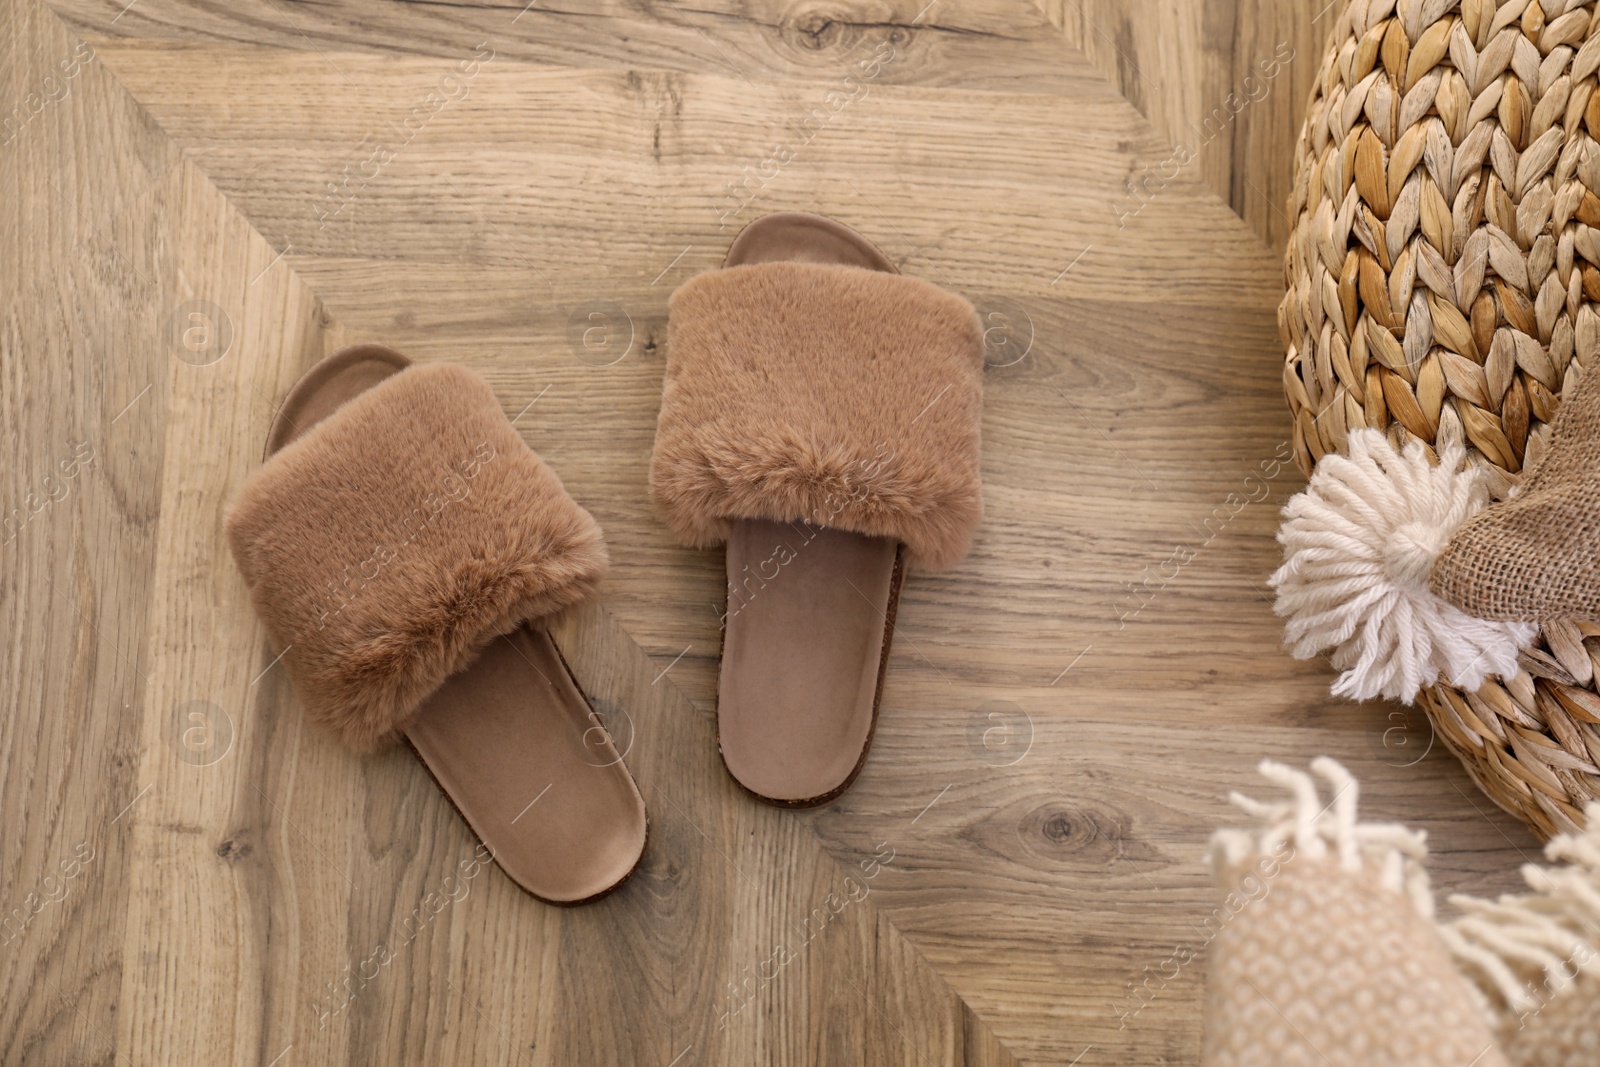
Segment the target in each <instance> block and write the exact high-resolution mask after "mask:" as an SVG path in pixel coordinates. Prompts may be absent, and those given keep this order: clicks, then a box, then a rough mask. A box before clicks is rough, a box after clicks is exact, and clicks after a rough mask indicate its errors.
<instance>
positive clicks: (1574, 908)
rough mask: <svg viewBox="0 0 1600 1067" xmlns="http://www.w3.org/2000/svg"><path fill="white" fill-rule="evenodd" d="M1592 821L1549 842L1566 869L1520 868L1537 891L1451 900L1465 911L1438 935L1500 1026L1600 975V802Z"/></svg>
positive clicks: (1592, 809) (1549, 851) (1548, 850)
mask: <svg viewBox="0 0 1600 1067" xmlns="http://www.w3.org/2000/svg"><path fill="white" fill-rule="evenodd" d="M1587 819H1588V825H1589V829H1588V830H1586V831H1584V832H1582V833H1578V834H1564V835H1562V836H1560V837H1556V838H1553V839H1552V840H1551V841H1550V843H1549V844H1548V845H1547V846H1545V856H1546V857H1547V858H1548V859H1550V860H1551V861H1553V862H1555V861H1564V862H1565V865H1564V866H1560V867H1541V866H1539V865H1537V864H1533V863H1530V864H1527V865H1526V866H1524V867H1523V868H1522V877H1523V879H1524V880H1525V881H1526V882H1527V883H1528V888H1529V889H1530V890H1532V892H1530V893H1525V894H1520V895H1510V894H1507V895H1505V896H1502V897H1500V899H1499V900H1492V901H1491V900H1483V899H1480V898H1477V897H1467V896H1453V897H1451V898H1450V902H1451V903H1452V904H1454V905H1455V906H1456V907H1457V908H1459V909H1460V910H1461V911H1462V913H1463V915H1462V916H1461V917H1460V918H1458V919H1455V920H1453V921H1451V922H1449V923H1447V924H1444V925H1443V926H1441V928H1440V933H1441V934H1442V935H1443V937H1444V940H1445V943H1446V944H1447V945H1448V946H1449V948H1450V951H1451V954H1452V955H1453V956H1454V957H1455V960H1456V965H1457V967H1458V968H1459V969H1460V970H1461V971H1462V973H1463V974H1465V975H1466V976H1467V978H1468V979H1469V980H1471V981H1472V982H1473V983H1474V984H1475V985H1476V986H1477V988H1478V989H1479V990H1481V991H1482V993H1483V994H1484V997H1485V1002H1486V1007H1487V1009H1488V1011H1489V1013H1490V1021H1491V1022H1492V1023H1494V1024H1495V1025H1498V1026H1504V1025H1506V1024H1508V1023H1510V1022H1513V1021H1515V1020H1516V1019H1517V1017H1519V1016H1523V1015H1526V1014H1528V1013H1531V1012H1537V1011H1539V1010H1541V1009H1542V1008H1544V1007H1545V1006H1546V1005H1547V1004H1548V1003H1549V1002H1550V1000H1551V999H1553V998H1555V997H1558V996H1560V995H1562V994H1563V993H1565V992H1566V991H1567V990H1569V989H1570V988H1571V987H1572V985H1573V984H1574V982H1575V981H1576V979H1577V977H1578V976H1579V975H1580V974H1588V975H1600V803H1591V804H1590V805H1589V807H1588V811H1587ZM1540 982H1542V983H1543V988H1542V989H1541V988H1539V987H1538V985H1537V983H1540Z"/></svg>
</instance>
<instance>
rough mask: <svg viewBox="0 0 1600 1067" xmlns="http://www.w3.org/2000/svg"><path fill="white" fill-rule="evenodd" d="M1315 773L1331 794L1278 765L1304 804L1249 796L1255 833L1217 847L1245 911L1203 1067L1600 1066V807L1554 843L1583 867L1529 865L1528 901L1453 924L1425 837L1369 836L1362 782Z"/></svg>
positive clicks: (1471, 910)
mask: <svg viewBox="0 0 1600 1067" xmlns="http://www.w3.org/2000/svg"><path fill="white" fill-rule="evenodd" d="M1312 769H1313V771H1314V772H1315V773H1316V775H1317V777H1319V778H1321V779H1322V781H1323V783H1324V784H1325V786H1326V795H1325V796H1324V795H1323V794H1322V792H1321V791H1319V789H1318V785H1317V782H1316V781H1315V780H1314V779H1313V778H1312V776H1310V775H1307V774H1304V773H1301V772H1299V771H1295V770H1291V769H1290V768H1288V767H1284V766H1281V765H1278V764H1274V763H1270V762H1269V763H1264V764H1263V765H1262V774H1263V775H1264V776H1266V777H1267V778H1268V779H1270V780H1272V781H1274V782H1275V783H1277V784H1279V785H1281V786H1283V787H1284V788H1285V789H1286V790H1287V791H1288V793H1289V797H1288V799H1286V800H1284V801H1281V802H1278V803H1261V802H1257V801H1254V800H1250V799H1248V798H1245V797H1240V796H1237V795H1236V796H1235V797H1234V801H1235V803H1237V804H1238V805H1239V806H1241V807H1242V808H1244V809H1245V810H1246V811H1247V812H1249V813H1250V814H1251V815H1253V816H1254V817H1255V818H1256V820H1257V823H1258V824H1257V826H1256V827H1255V828H1254V829H1251V830H1224V831H1220V832H1219V833H1218V834H1217V835H1216V837H1215V838H1214V840H1213V843H1212V868H1213V873H1214V875H1215V877H1216V880H1217V884H1218V888H1219V890H1220V891H1221V892H1222V893H1223V895H1224V896H1225V897H1228V896H1230V895H1231V897H1232V899H1233V900H1234V901H1235V902H1239V903H1240V904H1241V906H1240V907H1239V908H1237V909H1234V912H1233V914H1235V918H1234V919H1233V921H1232V922H1231V923H1230V924H1229V925H1228V926H1226V927H1224V928H1223V929H1222V930H1221V931H1220V932H1219V934H1218V936H1217V938H1216V940H1215V941H1214V942H1213V944H1212V950H1211V951H1212V955H1211V960H1210V976H1209V981H1208V985H1207V989H1206V1034H1205V1045H1204V1059H1203V1063H1204V1065H1205V1067H1257V1065H1259V1067H1299V1065H1305V1067H1327V1065H1330V1064H1331V1065H1334V1067H1346V1065H1357V1064H1359V1065H1363V1067H1546V1065H1560V1067H1597V1065H1600V1022H1597V1016H1600V1004H1597V1003H1596V1001H1595V999H1594V998H1595V994H1596V991H1597V990H1600V808H1597V809H1595V810H1592V811H1591V812H1590V825H1591V826H1593V827H1596V829H1594V830H1591V831H1590V832H1589V833H1588V834H1587V835H1585V836H1583V837H1581V838H1572V837H1566V838H1557V839H1556V840H1555V841H1554V842H1552V843H1551V846H1550V851H1549V854H1550V856H1551V858H1552V859H1564V860H1568V861H1570V865H1569V866H1566V867H1560V868H1554V869H1544V868H1538V867H1532V866H1530V867H1529V868H1527V869H1525V872H1524V873H1525V876H1526V877H1527V880H1528V883H1529V887H1530V889H1531V890H1532V892H1531V893H1530V894H1528V895H1525V896H1521V897H1513V898H1503V899H1502V900H1500V901H1494V902H1490V901H1481V900H1476V899H1471V898H1453V899H1452V903H1454V904H1455V905H1456V906H1457V907H1458V908H1459V909H1460V910H1461V911H1462V912H1463V913H1464V914H1463V916H1462V917H1461V918H1459V919H1456V920H1454V921H1453V922H1450V923H1448V924H1441V923H1439V922H1437V921H1436V920H1435V918H1434V905H1433V894H1432V891H1431V889H1430V888H1429V884H1428V877H1427V873H1426V871H1425V870H1424V868H1423V864H1422V861H1423V859H1424V858H1425V856H1426V854H1427V849H1426V846H1425V843H1424V835H1423V834H1421V833H1418V832H1415V831H1411V830H1408V829H1406V828H1405V827H1403V826H1399V825H1392V824H1389V825H1385V824H1371V823H1360V822H1358V821H1357V818H1356V811H1357V799H1358V787H1357V784H1356V782H1355V780H1354V779H1353V778H1352V777H1351V776H1350V774H1349V773H1348V772H1347V771H1345V769H1344V768H1343V767H1341V766H1339V764H1337V763H1335V762H1334V761H1332V760H1328V759H1321V760H1318V761H1316V762H1315V763H1313V764H1312ZM1573 975H1577V977H1576V978H1574V977H1572V976H1573Z"/></svg>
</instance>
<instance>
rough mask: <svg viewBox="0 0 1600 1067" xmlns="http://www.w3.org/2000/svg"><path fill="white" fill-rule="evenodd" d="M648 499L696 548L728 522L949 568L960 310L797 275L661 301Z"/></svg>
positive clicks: (965, 341)
mask: <svg viewBox="0 0 1600 1067" xmlns="http://www.w3.org/2000/svg"><path fill="white" fill-rule="evenodd" d="M668 329H669V334H668V353H667V373H666V384H665V387H664V390H663V396H662V402H661V419H660V423H659V425H658V427H657V431H656V448H655V456H654V458H653V460H652V463H651V468H650V488H651V493H652V495H653V496H654V497H655V499H656V502H657V504H658V505H659V507H660V508H661V509H662V511H663V513H664V515H665V517H666V520H667V522H668V523H669V524H670V525H671V527H672V529H673V531H674V532H675V533H676V534H677V535H678V536H679V537H681V538H682V539H683V540H684V541H686V542H688V543H690V544H692V545H695V546H696V547H708V546H710V545H714V544H718V543H720V542H721V541H723V540H724V539H725V538H726V537H727V534H728V528H729V524H730V522H732V521H734V520H739V519H769V520H773V521H777V522H793V521H804V522H808V523H811V524H813V525H817V526H829V527H835V528H838V529H844V530H851V531H855V532H857V533H863V534H869V535H874V536H882V537H891V538H895V539H898V540H899V541H901V542H903V543H904V544H905V546H906V548H907V551H908V554H909V557H910V560H911V562H912V563H914V564H917V565H920V566H923V567H928V568H939V567H945V566H949V565H950V564H953V563H955V562H956V561H958V560H960V559H961V557H962V556H964V555H966V552H967V549H968V547H969V546H970V544H971V542H972V534H973V530H974V529H975V528H976V527H977V525H978V521H979V519H980V517H981V516H982V510H983V509H982V502H981V498H980V494H979V481H978V442H979V421H980V417H981V410H982V406H983V335H982V330H981V327H980V326H979V323H978V318H977V315H976V314H975V313H974V312H973V309H972V305H971V304H969V303H967V302H966V301H965V300H963V299H962V298H960V297H958V296H954V295H952V294H950V293H947V292H944V291H943V290H941V289H939V288H938V287H937V286H934V285H931V284H929V283H928V282H925V281H920V280H918V279H916V278H907V277H904V276H902V275H898V274H889V273H886V272H882V271H872V270H864V269H860V268H855V267H842V266H831V265H820V264H814V263H798V262H780V263H757V264H750V265H744V266H736V267H728V268H725V269H723V270H715V271H710V272H708V273H706V274H702V275H700V276H699V277H697V278H695V279H693V280H692V281H690V282H688V283H687V284H685V285H684V286H682V287H681V288H680V289H678V291H677V292H675V293H674V294H673V295H672V301H671V313H670V317H669V326H668Z"/></svg>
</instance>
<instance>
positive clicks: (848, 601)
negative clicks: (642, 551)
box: [717, 212, 904, 806]
mask: <svg viewBox="0 0 1600 1067" xmlns="http://www.w3.org/2000/svg"><path fill="white" fill-rule="evenodd" d="M776 261H792V262H806V263H829V264H837V265H841V266H848V267H858V268H864V269H867V270H882V271H889V272H894V270H895V268H894V265H893V264H892V263H890V262H889V260H888V258H887V257H885V256H884V255H883V253H882V252H880V251H879V250H878V249H877V248H875V247H873V245H872V244H871V243H870V242H868V241H867V240H866V238H864V237H862V236H861V235H860V234H858V233H856V232H855V231H854V230H852V229H850V228H849V227H848V226H845V225H843V224H842V223H838V222H835V221H834V220H832V219H828V218H824V217H823V216H820V215H810V214H805V213H802V212H782V213H778V214H773V215H767V216H765V217H764V218H761V219H757V220H756V221H755V222H753V223H751V224H750V225H749V226H746V227H745V228H744V230H742V231H741V232H740V234H739V236H738V237H737V238H735V240H734V242H733V244H732V245H731V246H730V247H729V249H728V255H727V258H726V260H725V261H724V265H725V266H729V267H733V266H738V265H740V264H747V263H770V262H776ZM898 552H899V545H898V544H897V543H896V542H894V541H892V540H889V539H887V538H882V537H869V536H867V535H865V534H859V533H853V532H851V531H848V530H837V529H826V528H822V527H818V526H810V525H807V524H806V523H802V522H796V523H790V524H782V523H773V522H765V521H759V520H743V521H739V522H735V523H733V524H732V529H731V531H730V532H729V535H728V548H727V569H728V607H727V612H728V614H727V620H726V630H725V632H724V636H723V647H722V675H721V680H720V681H719V682H718V686H717V742H718V746H719V747H720V748H721V750H722V759H723V763H724V764H726V766H727V768H728V772H729V773H730V774H732V775H733V777H734V778H735V779H736V780H737V781H738V782H739V783H740V784H741V785H743V786H744V787H745V788H746V789H748V790H750V792H752V793H754V794H756V795H757V796H759V797H761V798H763V799H765V800H768V801H772V802H774V803H778V804H784V805H792V806H801V805H807V804H820V803H822V802H824V801H826V800H829V799H831V798H832V797H834V796H837V795H838V794H839V793H841V792H843V791H844V789H845V788H847V787H848V786H849V785H850V783H851V782H852V781H853V780H854V779H855V776H856V774H858V773H859V772H860V770H861V767H862V765H863V764H864V762H865V761H866V757H867V750H868V749H869V748H870V747H871V744H872V734H873V729H874V727H875V725H876V722H877V714H878V702H879V698H880V695H881V694H880V691H879V689H880V680H881V676H882V671H883V667H884V665H885V663H886V662H887V658H888V654H889V647H888V646H889V639H890V636H891V634H892V633H893V629H894V625H893V622H894V609H895V604H896V601H897V599H898V595H899V587H900V582H901V580H902V577H903V574H904V572H903V570H902V569H901V568H900V567H899V566H898V565H897V560H898ZM768 575H770V576H771V577H770V578H769V577H768Z"/></svg>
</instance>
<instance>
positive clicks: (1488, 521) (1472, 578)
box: [1428, 374, 1600, 622]
mask: <svg viewBox="0 0 1600 1067" xmlns="http://www.w3.org/2000/svg"><path fill="white" fill-rule="evenodd" d="M1551 430H1552V437H1551V442H1550V450H1549V451H1548V452H1547V453H1546V454H1545V455H1544V457H1543V458H1542V459H1541V460H1540V462H1539V464H1538V466H1536V467H1535V468H1534V470H1533V472H1532V473H1531V474H1529V475H1528V476H1527V478H1526V480H1525V481H1524V483H1523V486H1522V489H1521V491H1520V492H1518V493H1516V494H1514V495H1513V496H1512V497H1511V498H1510V499H1508V500H1505V501H1502V502H1500V503H1497V504H1494V505H1492V506H1490V507H1488V508H1485V509H1484V510H1483V511H1481V512H1479V513H1478V514H1477V515H1475V516H1473V517H1472V518H1470V519H1468V520H1467V521H1466V522H1464V523H1462V524H1461V526H1460V527H1459V528H1458V529H1457V530H1456V532H1455V533H1454V534H1452V535H1451V537H1450V542H1449V544H1448V545H1447V546H1446V547H1445V550H1444V552H1443V553H1441V554H1440V556H1439V558H1438V560H1437V561H1436V562H1435V563H1434V567H1433V573H1432V576H1431V577H1430V579H1429V583H1428V584H1429V587H1430V588H1431V589H1432V590H1433V591H1434V592H1435V593H1437V594H1438V595H1439V596H1441V597H1443V598H1444V599H1445V600H1448V601H1449V602H1450V603H1452V604H1454V605H1456V606H1457V607H1458V608H1460V609H1461V610H1463V611H1465V612H1467V613H1468V614H1469V615H1476V616H1477V617H1478V618H1480V619H1520V620H1525V621H1532V622H1544V621H1548V620H1551V619H1600V374H1585V375H1584V376H1583V377H1582V379H1581V380H1580V381H1579V383H1578V385H1577V387H1576V388H1575V389H1574V390H1573V391H1571V392H1570V393H1569V394H1568V395H1567V397H1566V398H1565V399H1564V400H1563V401H1562V402H1561V409H1560V411H1558V412H1557V414H1556V418H1555V423H1554V425H1553V426H1552V427H1551Z"/></svg>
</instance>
